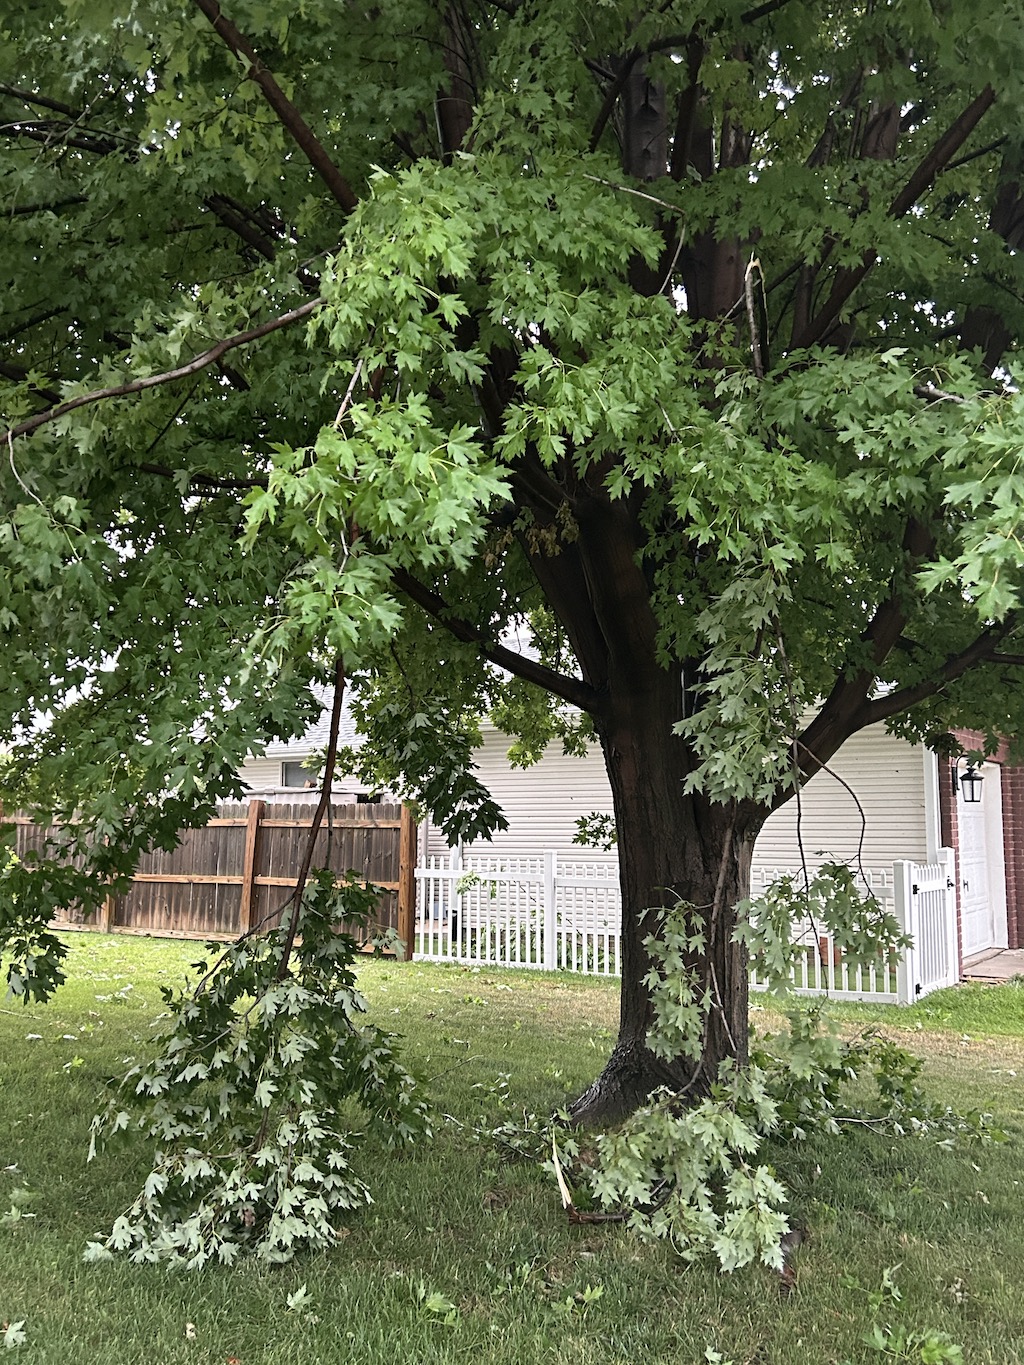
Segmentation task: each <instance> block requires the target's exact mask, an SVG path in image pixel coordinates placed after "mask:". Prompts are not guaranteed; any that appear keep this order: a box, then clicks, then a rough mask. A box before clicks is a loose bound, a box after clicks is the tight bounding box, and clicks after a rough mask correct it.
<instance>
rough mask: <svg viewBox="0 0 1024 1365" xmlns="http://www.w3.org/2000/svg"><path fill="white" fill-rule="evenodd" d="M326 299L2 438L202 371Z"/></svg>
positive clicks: (71, 403)
mask: <svg viewBox="0 0 1024 1365" xmlns="http://www.w3.org/2000/svg"><path fill="white" fill-rule="evenodd" d="M326 302H327V300H326V299H323V298H316V299H310V301H309V303H304V304H302V306H301V307H299V308H293V309H292V310H291V312H290V313H281V314H280V315H279V316H278V317H275V318H270V319H269V320H268V321H267V322H262V323H260V325H259V326H258V327H251V328H250V329H249V330H248V331H247V332H236V333H235V335H234V336H230V337H225V338H224V340H223V341H218V342H217V344H216V346H211V347H210V349H209V350H208V351H203V352H202V353H201V354H200V355H197V356H194V357H193V358H192V359H191V360H189V361H186V363H185V364H184V365H178V366H176V367H175V368H174V369H173V370H165V371H164V372H163V373H162V374H150V375H146V376H145V378H143V379H132V380H129V381H127V382H126V383H124V384H114V385H112V386H111V387H110V388H107V389H93V390H92V391H91V392H90V393H82V394H79V395H78V397H76V398H69V399H68V400H67V402H64V403H57V404H56V405H55V406H54V407H52V408H47V409H46V411H45V412H38V413H36V415H35V416H34V417H29V418H26V420H25V421H24V422H20V423H19V424H18V425H17V426H16V427H11V428H9V429H8V430H7V431H4V432H0V441H10V440H13V439H14V438H15V437H17V436H28V435H29V434H30V433H31V432H33V431H37V430H38V429H39V427H42V426H45V425H46V423H47V422H55V421H56V420H57V419H58V418H59V417H63V416H65V415H66V414H67V413H69V412H74V411H75V410H76V409H77V408H84V407H87V406H88V405H89V404H91V403H99V402H102V401H103V400H104V399H105V398H126V397H127V396H128V395H129V394H133V393H142V392H144V391H145V390H146V389H155V388H159V386H160V385H161V384H171V383H173V382H174V380H176V379H187V378H188V376H189V375H193V374H198V373H199V371H200V370H204V369H206V367H207V366H208V365H213V364H216V362H217V361H218V360H220V358H221V356H223V355H226V354H227V353H228V351H233V350H234V349H235V348H236V347H238V346H246V345H248V343H249V342H250V341H258V340H259V339H260V337H265V336H269V335H270V333H271V332H279V331H280V330H281V328H282V327H290V326H291V325H292V323H295V322H301V321H302V319H303V318H307V317H309V315H310V313H313V312H315V311H316V309H317V308H320V307H322V306H323V304H324V303H326Z"/></svg>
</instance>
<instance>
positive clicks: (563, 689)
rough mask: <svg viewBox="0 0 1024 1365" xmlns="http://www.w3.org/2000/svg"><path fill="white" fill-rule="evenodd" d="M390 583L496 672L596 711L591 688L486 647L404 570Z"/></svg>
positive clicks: (470, 627) (596, 699)
mask: <svg viewBox="0 0 1024 1365" xmlns="http://www.w3.org/2000/svg"><path fill="white" fill-rule="evenodd" d="M392 579H393V581H394V584H395V587H396V588H398V589H399V590H400V591H402V592H404V593H405V595H406V596H407V597H409V598H411V600H412V601H413V602H415V603H416V605H417V606H418V607H422V609H423V610H424V611H425V612H426V613H427V615H428V616H430V617H431V618H432V619H433V620H435V621H437V622H438V623H439V624H440V625H442V626H444V628H445V629H446V630H447V631H449V633H450V634H452V635H454V636H455V638H456V639H457V640H462V641H463V643H464V644H469V645H475V646H476V647H477V649H478V650H479V651H480V654H481V655H482V656H483V658H485V659H487V660H488V661H489V662H490V663H492V664H496V665H497V666H498V668H504V669H505V670H506V671H507V672H509V673H512V674H514V675H515V677H517V678H523V679H525V681H526V682H532V683H535V684H536V685H537V686H538V687H542V688H543V689H544V690H545V691H546V692H551V693H553V694H554V695H555V696H556V697H561V698H562V700H563V701H567V702H569V703H570V705H572V706H577V707H579V709H580V710H581V711H587V712H589V713H591V714H593V713H594V712H595V710H596V709H597V708H598V706H599V703H600V697H599V696H598V693H597V692H595V691H594V689H593V688H592V687H589V686H588V685H587V684H586V683H585V682H582V681H580V680H579V679H578V678H567V677H566V676H565V675H564V674H563V673H557V672H556V671H555V670H554V669H553V668H548V667H547V665H546V664H542V663H540V662H539V661H538V660H536V659H528V658H526V657H525V655H522V654H517V653H516V651H515V650H513V649H507V648H506V647H505V646H504V645H495V644H490V643H488V642H487V640H486V639H485V638H484V635H483V633H482V632H481V631H480V630H479V629H478V628H477V627H476V626H474V625H472V624H471V623H470V622H469V621H466V620H464V619H463V618H462V617H461V616H456V614H455V613H454V612H453V611H452V609H451V608H450V607H449V605H448V603H447V602H446V601H445V600H444V598H443V597H442V596H441V595H440V594H439V593H436V592H434V591H433V589H431V588H428V587H427V586H426V584H425V583H421V582H420V581H419V579H417V578H414V577H413V576H412V574H410V573H408V572H407V571H406V570H405V569H395V571H394V573H393V574H392Z"/></svg>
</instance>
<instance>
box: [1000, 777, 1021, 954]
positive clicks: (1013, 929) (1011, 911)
mask: <svg viewBox="0 0 1024 1365" xmlns="http://www.w3.org/2000/svg"><path fill="white" fill-rule="evenodd" d="M1000 781H1001V786H1002V793H1003V856H1004V858H1005V859H1006V935H1007V942H1008V943H1009V945H1010V947H1011V948H1020V947H1021V946H1022V945H1024V767H1021V766H1020V765H1019V764H1016V763H1004V764H1003V765H1002V767H1001V768H1000Z"/></svg>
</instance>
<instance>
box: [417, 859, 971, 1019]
mask: <svg viewBox="0 0 1024 1365" xmlns="http://www.w3.org/2000/svg"><path fill="white" fill-rule="evenodd" d="M784 872H792V870H791V869H786V868H759V869H757V873H756V876H755V878H754V886H753V888H752V889H753V890H754V891H755V893H756V891H757V890H759V889H761V888H762V887H763V886H766V885H768V883H769V882H771V881H772V880H774V879H775V877H777V876H779V875H781V874H782V873H784ZM416 880H417V883H418V888H417V917H416V940H415V944H414V956H415V957H416V958H419V959H420V960H425V961H432V962H462V963H469V964H472V965H476V966H496V967H497V966H500V967H535V968H542V969H544V970H547V971H556V970H559V969H561V970H565V971H573V972H585V973H590V974H597V975H601V976H617V975H618V974H619V972H620V969H621V957H620V941H619V924H620V916H621V901H620V898H619V883H618V867H617V865H616V863H615V861H614V860H613V859H611V858H609V859H608V860H607V861H603V862H596V861H589V862H577V861H573V860H568V859H563V858H561V857H560V856H559V855H558V854H556V853H555V852H553V851H550V850H549V851H548V852H545V853H542V854H539V855H537V856H536V857H531V858H504V857H500V856H498V855H489V854H473V855H469V856H465V857H464V856H463V855H462V854H461V853H460V852H459V850H458V849H453V850H452V851H451V853H450V854H449V855H448V856H447V857H437V856H434V857H431V858H430V859H429V860H428V863H427V865H426V866H425V867H418V868H417V869H416ZM862 880H864V881H865V883H866V885H867V888H868V889H870V890H871V891H872V892H873V893H874V895H875V896H876V897H877V898H878V899H879V901H881V902H882V903H883V904H884V905H885V906H886V908H887V909H888V910H890V911H891V912H892V913H893V914H894V915H895V916H896V918H897V920H898V922H899V923H900V924H901V926H902V927H903V929H904V932H906V933H908V934H910V935H911V936H912V938H913V940H914V943H913V947H912V948H910V949H908V950H907V952H906V953H905V954H904V955H903V956H902V958H897V956H896V955H895V954H884V953H882V952H881V951H880V952H879V955H878V961H877V962H876V963H874V964H872V965H870V966H867V967H863V966H857V967H854V966H851V965H850V964H848V963H847V962H846V961H845V960H844V958H843V955H842V952H841V951H840V949H839V948H837V946H836V945H835V944H834V942H833V941H832V939H831V938H830V937H829V935H828V933H827V932H826V931H825V930H824V928H823V927H822V926H819V925H814V924H811V923H810V922H808V923H806V924H803V925H801V926H799V927H798V930H797V942H798V943H799V944H800V951H799V953H798V954H797V958H796V962H795V965H794V968H793V986H794V989H795V990H797V991H798V992H800V993H801V994H808V995H823V994H827V995H830V996H833V997H835V998H836V999H839V1000H873V1001H878V1002H889V1003H900V1004H906V1003H909V1002H910V1001H913V1000H915V999H918V998H919V997H920V996H922V995H925V994H927V993H928V992H929V991H932V990H936V989H938V988H939V987H940V986H948V985H952V984H953V983H954V982H955V981H956V980H957V979H958V976H959V957H958V953H957V939H956V901H955V890H954V874H953V853H952V850H950V849H941V850H940V852H939V857H938V861H937V862H935V863H933V864H926V865H922V864H917V863H911V862H897V863H895V864H894V865H893V867H892V868H868V869H866V870H865V872H864V875H863V878H862ZM762 985H763V982H759V981H758V979H757V976H756V974H753V973H752V976H751V986H752V987H753V988H754V989H758V988H759V986H762Z"/></svg>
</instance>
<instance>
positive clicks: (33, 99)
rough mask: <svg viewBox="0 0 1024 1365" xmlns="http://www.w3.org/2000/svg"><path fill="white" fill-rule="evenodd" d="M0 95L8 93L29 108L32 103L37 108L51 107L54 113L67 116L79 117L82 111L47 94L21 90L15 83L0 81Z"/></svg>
mask: <svg viewBox="0 0 1024 1365" xmlns="http://www.w3.org/2000/svg"><path fill="white" fill-rule="evenodd" d="M0 95H10V97H11V98H12V99H15V100H21V102H22V104H26V105H28V106H29V108H31V107H32V106H33V105H34V106H36V107H37V108H39V109H52V110H53V112H54V113H55V114H66V115H67V116H68V118H73V119H80V118H82V116H83V113H84V111H83V110H82V109H76V108H75V107H74V105H71V104H65V103H64V102H63V101H62V100H55V99H51V98H50V96H49V95H37V94H36V93H35V91H33V90H22V89H20V88H19V87H18V86H16V85H6V84H4V83H3V82H0Z"/></svg>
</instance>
